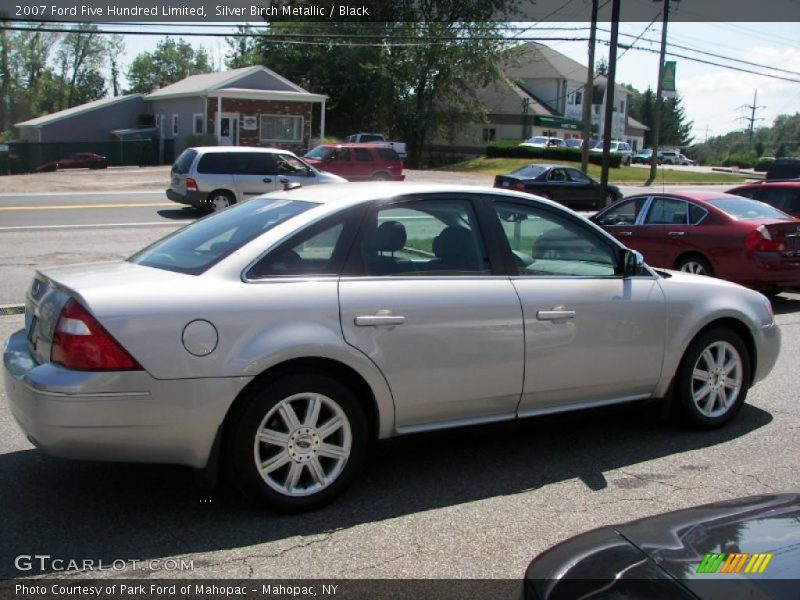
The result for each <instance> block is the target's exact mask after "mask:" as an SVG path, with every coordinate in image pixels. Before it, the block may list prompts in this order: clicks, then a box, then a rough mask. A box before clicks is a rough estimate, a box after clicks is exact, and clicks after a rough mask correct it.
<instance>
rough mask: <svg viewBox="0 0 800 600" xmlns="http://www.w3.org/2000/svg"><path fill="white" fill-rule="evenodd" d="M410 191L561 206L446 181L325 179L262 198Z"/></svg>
mask: <svg viewBox="0 0 800 600" xmlns="http://www.w3.org/2000/svg"><path fill="white" fill-rule="evenodd" d="M414 194H492V195H493V196H508V197H509V198H514V199H517V200H526V201H528V202H539V203H541V204H549V205H552V206H556V207H560V208H562V209H563V206H561V205H560V204H557V203H555V202H551V201H549V200H545V199H536V200H535V201H534V200H533V198H532V197H531V196H530V194H523V193H520V192H514V191H512V190H501V189H498V188H493V187H488V186H477V185H450V184H444V183H406V182H375V183H370V182H364V183H329V184H325V185H312V186H308V187H300V188H294V189H292V190H287V191H280V192H273V193H271V194H269V195H267V196H262V198H265V199H280V200H303V201H306V202H315V203H318V204H329V203H337V204H341V205H343V206H354V205H356V204H361V203H364V202H370V201H372V200H381V199H384V198H396V197H398V196H409V195H414Z"/></svg>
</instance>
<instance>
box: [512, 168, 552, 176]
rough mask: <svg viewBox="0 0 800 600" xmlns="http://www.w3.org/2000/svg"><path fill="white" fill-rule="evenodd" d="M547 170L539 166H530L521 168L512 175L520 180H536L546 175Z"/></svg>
mask: <svg viewBox="0 0 800 600" xmlns="http://www.w3.org/2000/svg"><path fill="white" fill-rule="evenodd" d="M546 170H547V169H546V168H545V167H541V166H539V165H528V166H527V167H520V168H519V169H517V170H516V171H512V172H511V174H512V175H514V176H515V177H519V178H520V179H523V178H524V179H536V178H537V177H538V176H539V175H541V174H542V173H544V172H545V171H546Z"/></svg>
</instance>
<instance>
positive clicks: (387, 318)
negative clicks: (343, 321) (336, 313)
mask: <svg viewBox="0 0 800 600" xmlns="http://www.w3.org/2000/svg"><path fill="white" fill-rule="evenodd" d="M405 322H406V318H405V317H403V316H401V315H388V314H381V313H378V314H375V315H360V316H358V317H356V318H355V324H356V325H357V326H359V327H381V326H383V327H386V326H392V325H402V324H403V323H405Z"/></svg>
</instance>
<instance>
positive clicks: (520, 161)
mask: <svg viewBox="0 0 800 600" xmlns="http://www.w3.org/2000/svg"><path fill="white" fill-rule="evenodd" d="M536 162H541V163H544V164H561V165H565V166H568V167H577V168H580V165H578V164H576V163H573V162H568V161H559V160H542V161H536V160H531V159H528V158H486V157H480V158H472V159H470V160H464V161H461V162H459V163H456V164H454V165H449V166H447V167H442V169H441V170H442V171H460V172H463V173H476V174H479V175H499V174H503V173H510V172H511V171H513V170H514V169H518V168H519V167H522V166H524V165H529V164H532V163H536ZM589 176H590V177H592V178H594V179H596V180H598V181H599V180H600V166H599V165H591V164H590V165H589ZM649 177H650V169H645V168H641V167H620V168H619V169H610V170H609V172H608V179H609V181H610V182H611V183H623V184H629V183H644V182H645V181H647V179H648V178H649ZM744 181H745V179H744V177H740V176H738V175H729V174H728V173H698V172H693V171H682V170H672V169H661V168H660V169H658V177H657V179H656V183H662V182H663V183H709V184H714V183H744Z"/></svg>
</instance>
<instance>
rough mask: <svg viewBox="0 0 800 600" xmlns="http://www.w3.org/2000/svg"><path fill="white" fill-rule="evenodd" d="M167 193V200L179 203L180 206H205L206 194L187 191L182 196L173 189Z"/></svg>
mask: <svg viewBox="0 0 800 600" xmlns="http://www.w3.org/2000/svg"><path fill="white" fill-rule="evenodd" d="M166 193H167V198H169V199H170V200H172V201H173V202H177V203H178V204H186V205H187V206H194V207H195V208H200V207H201V206H203V205H204V204H205V201H206V194H204V193H203V192H190V191H187V192H186V193H185V194H180V193H178V192H176V191H175V190H173V189H172V188H168V189H167V191H166Z"/></svg>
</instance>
